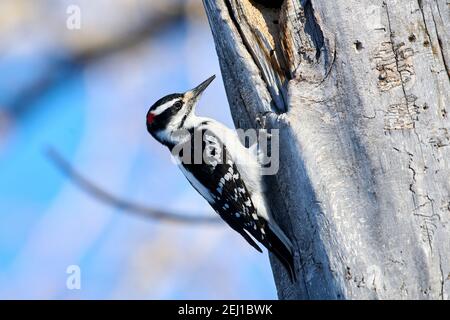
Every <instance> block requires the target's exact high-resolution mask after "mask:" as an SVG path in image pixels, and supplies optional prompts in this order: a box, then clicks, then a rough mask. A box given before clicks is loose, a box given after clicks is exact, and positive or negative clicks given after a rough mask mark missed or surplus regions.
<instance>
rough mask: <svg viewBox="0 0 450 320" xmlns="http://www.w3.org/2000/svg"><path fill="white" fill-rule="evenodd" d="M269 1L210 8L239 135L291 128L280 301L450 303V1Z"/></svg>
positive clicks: (278, 211)
mask: <svg viewBox="0 0 450 320" xmlns="http://www.w3.org/2000/svg"><path fill="white" fill-rule="evenodd" d="M261 2H268V1H256V0H255V1H253V0H204V5H205V8H206V12H207V15H208V18H209V21H210V26H211V29H212V32H213V36H214V39H215V42H216V48H217V53H218V56H219V60H220V64H221V68H222V73H223V78H224V82H225V87H226V91H227V95H228V99H229V103H230V107H231V111H232V114H233V118H234V119H235V124H236V127H239V128H245V129H246V128H256V127H257V126H258V124H257V121H256V119H257V117H258V116H259V115H260V114H262V113H265V112H269V113H268V115H267V126H268V127H269V128H279V129H280V157H281V158H280V161H281V165H280V170H279V173H278V174H277V175H276V176H273V177H268V182H269V184H270V197H271V200H272V201H271V207H272V208H271V209H272V210H273V212H274V213H275V215H276V217H277V219H278V220H279V222H280V225H281V226H282V227H283V228H284V230H286V232H287V233H288V234H289V236H290V237H291V238H292V239H293V240H294V243H295V245H296V246H297V256H296V263H297V268H298V270H297V273H298V278H299V281H298V282H297V283H296V284H291V283H290V281H289V279H288V277H287V275H286V274H285V272H284V269H283V268H282V267H281V266H280V265H279V264H278V262H277V261H275V260H274V259H271V261H272V267H273V272H274V277H275V282H276V285H277V289H278V295H279V297H280V298H282V299H290V298H291V299H292V298H301V299H317V298H319V299H323V298H325V299H351V298H357V299H404V298H412V299H427V298H433V299H448V297H449V293H450V226H449V221H450V166H449V163H450V132H449V130H450V123H449V119H448V117H449V112H450V104H449V101H450V73H449V71H450V69H449V66H450V55H449V48H450V4H449V3H448V1H446V0H437V1H431V0H419V1H408V0H406V1H393V0H386V1H377V0H372V1H369V0H358V1H356V0H345V1H344V0H342V1H341V0H339V1H325V0H321V1H318V0H314V1H312V0H311V1H307V0H306V1H300V0H284V1H274V2H273V3H275V4H274V5H273V8H267V7H264V6H262V5H260V4H258V3H261ZM277 3H278V4H277ZM281 3H282V4H281Z"/></svg>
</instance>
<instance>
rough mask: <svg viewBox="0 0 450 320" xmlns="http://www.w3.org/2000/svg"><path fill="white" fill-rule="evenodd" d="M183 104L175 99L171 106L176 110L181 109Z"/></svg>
mask: <svg viewBox="0 0 450 320" xmlns="http://www.w3.org/2000/svg"><path fill="white" fill-rule="evenodd" d="M182 106H183V104H182V103H181V101H177V102H175V103H174V105H173V107H174V108H175V109H176V110H177V111H178V110H180V109H181V107H182Z"/></svg>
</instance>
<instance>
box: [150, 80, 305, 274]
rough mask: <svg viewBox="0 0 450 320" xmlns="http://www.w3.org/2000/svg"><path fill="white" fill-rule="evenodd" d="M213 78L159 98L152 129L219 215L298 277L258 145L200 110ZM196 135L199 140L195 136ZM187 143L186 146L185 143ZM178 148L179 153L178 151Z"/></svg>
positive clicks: (152, 120)
mask: <svg viewBox="0 0 450 320" xmlns="http://www.w3.org/2000/svg"><path fill="white" fill-rule="evenodd" d="M214 78H215V76H212V77H210V78H209V79H208V80H206V81H204V82H203V83H201V84H200V85H199V86H197V87H196V88H194V89H192V90H190V91H187V92H185V93H175V94H170V95H167V96H165V97H163V98H161V99H159V100H158V101H157V102H155V104H153V106H151V108H150V110H149V111H148V113H147V130H148V132H149V133H150V134H151V135H152V136H153V137H154V138H155V139H156V140H158V141H159V142H160V143H161V144H163V145H165V146H167V147H168V148H169V150H170V151H171V152H172V155H173V156H174V157H175V158H176V160H178V161H177V163H178V165H179V167H180V169H181V171H182V172H183V174H184V175H185V176H186V178H187V179H188V180H189V182H190V184H191V185H192V186H193V187H194V188H195V189H196V190H197V191H198V192H199V193H200V194H201V195H202V196H203V197H204V198H205V199H206V200H207V201H208V203H209V204H210V205H211V207H212V208H213V209H214V210H215V211H216V212H217V213H218V214H219V215H220V217H221V218H222V219H223V220H225V222H227V223H228V225H229V226H230V227H231V228H232V229H234V230H235V231H237V232H238V233H239V234H241V235H242V236H243V237H244V238H245V240H247V242H248V243H249V244H250V245H252V246H253V247H254V248H255V249H256V250H258V251H260V252H262V251H261V249H260V248H259V246H258V245H257V244H256V243H255V241H254V239H256V240H258V241H259V242H260V243H261V244H263V245H264V246H265V247H266V248H267V249H268V250H270V251H271V252H273V253H274V254H275V256H276V257H277V258H278V259H279V260H280V262H281V263H282V264H283V265H284V266H285V268H286V270H287V271H288V272H289V275H290V277H291V280H293V281H295V279H296V277H295V269H294V259H293V248H292V243H291V241H290V240H289V238H288V237H287V236H286V235H285V234H284V232H283V231H282V230H281V229H280V227H279V226H278V225H277V224H276V223H275V221H274V220H273V218H272V216H271V214H270V211H269V209H268V207H267V205H266V199H265V196H264V183H263V179H262V166H261V164H260V161H259V158H258V154H257V152H256V151H255V149H256V148H255V147H254V146H253V147H252V148H246V147H244V145H243V144H241V142H240V141H239V137H238V135H237V133H236V132H235V131H233V130H231V129H229V128H228V127H226V126H225V125H223V124H221V123H219V122H217V121H215V120H213V119H209V118H205V117H198V116H196V115H195V112H194V111H195V107H196V105H197V103H198V101H199V99H200V96H201V94H202V93H203V92H204V90H205V89H206V88H207V87H208V85H209V84H210V83H211V82H212V81H213V80H214ZM196 137H200V139H201V142H200V143H196V142H195V138H196ZM186 145H187V146H188V147H187V149H186V148H180V146H182V147H185V146H186ZM177 148H178V149H180V150H181V151H180V152H179V153H175V152H174V150H175V149H177ZM199 149H200V150H199ZM186 150H187V151H188V152H189V153H190V155H186V154H185V153H186ZM199 151H200V154H201V155H202V156H203V155H207V156H208V157H209V158H208V157H205V159H201V160H202V161H200V162H198V161H197V162H196V161H195V159H194V161H193V156H192V155H194V157H195V154H196V152H197V154H199V153H198V152H199ZM252 237H253V238H252Z"/></svg>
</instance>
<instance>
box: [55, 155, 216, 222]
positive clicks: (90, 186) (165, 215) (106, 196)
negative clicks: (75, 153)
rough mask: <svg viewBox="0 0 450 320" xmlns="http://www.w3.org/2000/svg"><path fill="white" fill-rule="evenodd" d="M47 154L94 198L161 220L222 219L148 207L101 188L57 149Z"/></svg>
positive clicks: (64, 172) (213, 220)
mask: <svg viewBox="0 0 450 320" xmlns="http://www.w3.org/2000/svg"><path fill="white" fill-rule="evenodd" d="M46 154H47V156H48V157H49V159H50V160H51V161H52V162H53V163H54V164H55V165H56V167H57V168H58V169H59V170H60V171H61V172H62V173H63V174H64V175H65V176H67V177H68V178H69V179H70V180H71V181H72V182H73V183H75V185H77V186H78V187H79V188H80V189H82V190H83V191H85V192H86V193H88V194H90V195H92V196H93V197H94V198H97V199H98V200H100V201H102V202H105V203H107V204H109V205H111V206H114V207H115V208H117V209H121V210H126V211H128V212H132V213H135V214H138V215H140V216H143V217H145V218H150V219H153V220H159V221H164V222H178V223H191V224H198V223H208V224H217V223H218V222H220V221H221V220H220V219H218V218H217V217H207V216H190V215H183V214H177V213H173V212H168V211H164V210H158V209H153V208H148V207H146V206H143V205H140V204H136V203H134V202H132V201H129V200H126V199H122V198H119V197H117V196H115V195H112V194H111V193H109V192H107V191H105V190H103V189H101V188H100V187H98V186H96V185H95V184H94V183H92V182H91V181H89V180H88V179H87V178H85V177H83V176H82V175H81V174H80V173H78V172H77V171H76V170H75V168H74V167H73V166H72V165H71V164H70V163H69V162H68V161H67V160H65V159H64V158H63V157H62V156H61V155H60V154H59V153H58V152H57V151H56V150H55V149H53V148H48V149H47V150H46Z"/></svg>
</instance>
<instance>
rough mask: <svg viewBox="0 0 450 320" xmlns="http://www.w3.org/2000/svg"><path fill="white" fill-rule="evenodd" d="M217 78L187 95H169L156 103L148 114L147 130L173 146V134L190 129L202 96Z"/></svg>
mask: <svg viewBox="0 0 450 320" xmlns="http://www.w3.org/2000/svg"><path fill="white" fill-rule="evenodd" d="M215 78H216V76H215V75H214V76H212V77H210V78H208V79H207V80H206V81H204V82H202V83H201V84H199V85H198V86H197V87H195V88H194V89H192V90H189V91H186V92H185V93H174V94H169V95H167V96H165V97H163V98H161V99H159V100H158V101H156V102H155V103H154V104H153V105H152V106H151V107H150V109H149V110H148V112H147V130H148V132H149V133H150V134H151V135H152V136H153V137H154V138H155V139H156V140H158V141H159V142H161V143H162V144H166V145H167V144H172V143H173V141H172V136H173V133H174V132H176V131H179V130H182V129H189V128H188V124H189V123H190V122H191V121H190V120H191V119H192V117H194V116H195V115H194V110H195V106H196V105H197V103H198V101H199V99H200V96H201V95H202V93H203V92H204V91H205V89H206V88H207V87H208V86H209V85H210V83H211V82H212V81H213V80H214V79H215Z"/></svg>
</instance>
